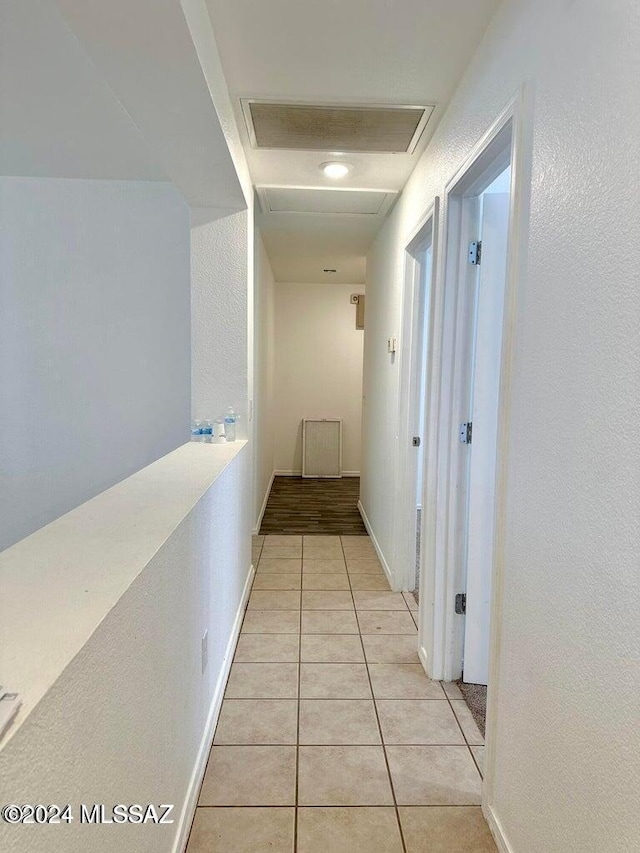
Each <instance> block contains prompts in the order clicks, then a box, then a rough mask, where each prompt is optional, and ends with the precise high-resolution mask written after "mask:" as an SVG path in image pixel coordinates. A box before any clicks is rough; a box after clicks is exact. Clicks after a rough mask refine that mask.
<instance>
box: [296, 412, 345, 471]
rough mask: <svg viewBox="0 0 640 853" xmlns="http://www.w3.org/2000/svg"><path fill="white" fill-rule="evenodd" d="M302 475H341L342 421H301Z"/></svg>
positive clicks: (336, 419) (323, 419) (326, 419)
mask: <svg viewBox="0 0 640 853" xmlns="http://www.w3.org/2000/svg"><path fill="white" fill-rule="evenodd" d="M302 476H303V477H327V478H338V477H342V421H341V420H340V419H338V418H322V420H311V419H308V418H304V419H303V421H302Z"/></svg>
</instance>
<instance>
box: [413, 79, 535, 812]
mask: <svg viewBox="0 0 640 853" xmlns="http://www.w3.org/2000/svg"><path fill="white" fill-rule="evenodd" d="M532 148H533V91H532V87H531V85H530V84H525V85H524V86H522V88H521V89H520V90H519V91H518V92H517V94H516V95H515V96H514V98H513V99H512V100H511V101H510V102H509V103H508V104H507V106H506V107H505V108H504V110H503V111H502V113H501V114H500V115H499V116H498V117H497V119H496V120H495V121H494V122H493V124H492V125H491V127H490V128H489V129H488V130H487V131H486V133H485V134H484V135H483V136H482V138H481V139H480V140H479V141H478V142H477V143H476V145H475V146H474V147H473V149H472V151H471V152H470V154H469V156H468V157H467V159H466V160H465V162H464V163H463V164H462V165H461V166H460V168H459V169H458V170H457V171H456V173H455V174H454V175H453V176H452V177H451V179H450V180H449V181H448V183H447V184H446V187H445V191H444V197H443V205H442V227H441V229H440V246H439V257H440V259H441V263H440V264H439V265H438V267H439V268H437V269H436V284H435V288H434V290H435V301H434V306H433V318H434V321H435V322H434V329H433V335H432V347H433V357H432V365H431V369H432V377H433V378H434V379H435V378H436V377H439V380H438V382H437V383H436V382H435V381H433V382H432V383H431V387H430V400H429V410H430V422H431V429H430V430H429V434H428V450H427V449H425V452H426V453H427V458H428V459H429V460H432V461H433V464H434V465H435V469H434V468H432V469H431V470H432V474H434V476H432V477H431V478H430V482H428V483H427V484H426V492H427V494H426V512H425V511H424V510H423V514H422V527H423V529H422V534H421V535H422V541H423V543H425V546H426V547H424V548H423V549H422V554H421V557H422V561H421V562H422V565H421V573H422V574H421V581H420V588H421V590H422V593H421V596H420V608H419V655H420V659H421V661H422V664H423V666H424V667H425V669H426V671H427V674H428V675H429V676H430V677H431V678H433V679H438V680H445V681H451V680H454V679H455V678H456V677H458V676H459V674H460V672H461V665H460V664H461V660H462V637H463V625H462V621H461V619H460V617H458V616H456V615H455V613H454V597H455V594H456V593H457V592H461V591H464V590H463V589H459V588H458V583H459V579H460V565H461V561H460V549H459V534H460V529H461V523H464V517H465V512H464V511H465V507H464V506H461V504H460V501H459V500H457V494H456V493H457V489H456V487H455V485H454V484H455V483H456V482H457V478H458V476H459V475H460V474H461V473H462V465H461V464H460V461H461V460H460V459H459V458H458V459H456V458H455V457H460V454H454V453H453V449H454V447H455V445H454V444H453V439H455V442H456V443H457V435H456V434H455V433H457V423H456V421H457V415H458V411H457V408H456V405H455V404H456V401H457V399H459V397H458V398H456V397H455V394H456V393H458V394H459V388H458V387H457V385H456V370H455V367H456V364H459V363H460V362H459V359H460V351H461V347H462V345H463V342H461V341H460V335H459V334H456V333H457V332H459V329H460V328H464V326H461V323H464V319H465V317H464V306H461V302H463V300H461V288H460V281H459V264H460V261H461V255H462V254H463V253H464V258H463V259H464V260H465V263H466V252H467V247H466V246H465V247H463V246H461V240H460V236H461V227H462V223H461V221H460V217H461V216H462V213H463V211H462V207H463V205H462V195H463V193H465V192H466V193H467V194H469V195H470V194H472V191H473V187H474V182H476V185H477V182H478V181H481V180H482V179H483V178H485V177H486V175H487V173H488V170H489V168H490V166H491V164H492V163H493V165H494V167H495V168H496V169H497V171H496V172H495V175H496V176H497V175H498V174H499V173H500V171H501V170H502V168H503V165H504V166H506V165H507V163H509V162H510V164H511V184H510V198H511V201H510V210H509V228H508V248H507V268H506V280H505V302H504V314H503V336H502V357H501V362H502V368H501V376H500V395H499V415H498V454H497V459H496V492H495V512H494V550H493V570H492V592H491V639H490V663H489V689H488V698H487V722H486V744H487V746H486V754H485V774H484V785H483V807H484V808H485V814H487V817H488V818H489V819H490V822H491V817H492V809H491V803H492V800H493V779H494V766H495V752H494V742H495V731H496V728H497V725H498V716H497V707H496V701H495V700H496V697H497V689H498V683H499V669H500V644H501V627H502V621H503V613H502V586H503V574H504V542H505V509H506V487H507V474H508V471H507V462H508V458H509V445H508V439H509V427H510V420H511V382H512V371H513V351H514V343H515V321H516V311H517V302H518V291H519V289H520V287H521V283H522V282H523V280H524V277H525V268H526V235H527V234H528V224H529V223H528V219H529V199H530V188H531V162H532ZM505 150H506V151H507V154H508V156H507V158H506V160H502V161H500V159H499V158H500V156H503V155H504V152H505ZM502 164H503V165H502ZM458 381H459V377H458ZM435 425H437V428H436V429H434V428H433V427H434V426H435ZM454 429H455V432H454ZM423 506H424V504H423ZM427 593H428V594H427Z"/></svg>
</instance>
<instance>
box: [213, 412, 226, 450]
mask: <svg viewBox="0 0 640 853" xmlns="http://www.w3.org/2000/svg"><path fill="white" fill-rule="evenodd" d="M224 440H225V439H224V421H223V420H222V418H216V421H215V423H214V425H213V437H212V441H213V443H214V444H223V443H224Z"/></svg>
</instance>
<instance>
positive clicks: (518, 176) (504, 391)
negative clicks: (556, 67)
mask: <svg viewBox="0 0 640 853" xmlns="http://www.w3.org/2000/svg"><path fill="white" fill-rule="evenodd" d="M533 99H534V93H533V87H532V85H531V84H529V83H525V84H524V85H523V86H522V87H521V89H520V91H519V92H518V96H517V98H516V99H515V100H514V103H513V117H512V122H513V124H512V143H511V189H510V191H511V210H510V214H509V245H508V249H507V279H506V295H505V304H504V325H503V341H502V374H501V377H500V403H499V423H498V458H497V462H496V491H495V506H496V510H495V521H494V559H493V580H492V590H491V640H490V658H489V685H488V692H487V719H486V733H485V741H486V748H485V756H484V768H485V769H484V778H485V784H484V786H483V808H484V810H485V813H486V814H487V815H488V814H489V813H490V814H491V815H492V818H493V820H494V821H495V828H496V829H495V831H496V832H499V833H500V834H501V837H502V838H503V839H505V840H504V853H510V851H511V847H510V845H509V844H508V842H507V841H506V837H505V834H504V831H503V830H502V828H501V825H500V822H499V820H498V818H497V817H496V816H495V814H494V813H493V794H494V790H493V786H494V780H495V743H496V739H497V730H498V701H497V700H498V685H499V684H500V657H501V654H500V653H501V649H502V623H503V583H504V540H505V517H506V506H507V477H508V458H509V427H510V419H511V384H512V372H513V363H514V359H513V349H514V344H515V337H514V330H515V325H516V310H517V302H518V291H519V288H520V283H521V281H522V280H523V279H524V277H525V275H526V249H527V241H526V240H525V239H524V237H525V235H526V234H527V232H528V227H529V201H530V195H531V167H532V160H533V153H532V151H533V114H534V112H533ZM490 825H491V824H490ZM492 831H493V830H492ZM494 835H495V832H494ZM501 853H503V851H501Z"/></svg>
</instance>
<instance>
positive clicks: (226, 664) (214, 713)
mask: <svg viewBox="0 0 640 853" xmlns="http://www.w3.org/2000/svg"><path fill="white" fill-rule="evenodd" d="M254 574H255V569H254V568H253V565H252V566H251V568H250V569H249V574H248V575H247V580H246V582H245V585H244V589H243V590H242V598H241V599H240V604H239V605H238V610H237V611H236V618H235V620H234V622H233V628H232V629H231V636H230V637H229V642H228V643H227V649H226V651H225V656H224V660H223V663H222V669H221V670H220V674H219V675H218V681H217V682H216V686H215V690H214V691H213V696H212V698H211V705H210V706H209V713H208V714H207V722H206V723H205V727H204V732H203V733H202V740H201V741H200V748H199V749H198V755H197V757H196V762H195V765H194V768H193V772H192V774H191V779H190V780H189V787H188V789H187V796H186V797H185V802H184V807H183V809H182V814H181V815H180V820H179V821H178V828H177V832H176V840H175V843H174V845H173V853H184V850H185V849H186V847H187V842H188V840H189V832H190V831H191V824H192V823H193V817H194V813H195V810H196V805H197V803H198V795H199V794H200V786H201V785H202V779H203V777H204V772H205V770H206V769H207V760H208V758H209V752H210V750H211V743H212V741H213V735H214V733H215V730H216V725H217V723H218V717H219V716H220V708H221V707H222V697H223V696H224V689H225V687H226V684H227V678H228V677H229V670H230V669H231V663H232V661H233V655H234V653H235V650H236V644H237V642H238V637H239V636H240V627H241V626H242V619H243V617H244V611H245V607H246V605H247V601H248V599H249V593H250V592H251V584H252V583H253V576H254Z"/></svg>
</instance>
